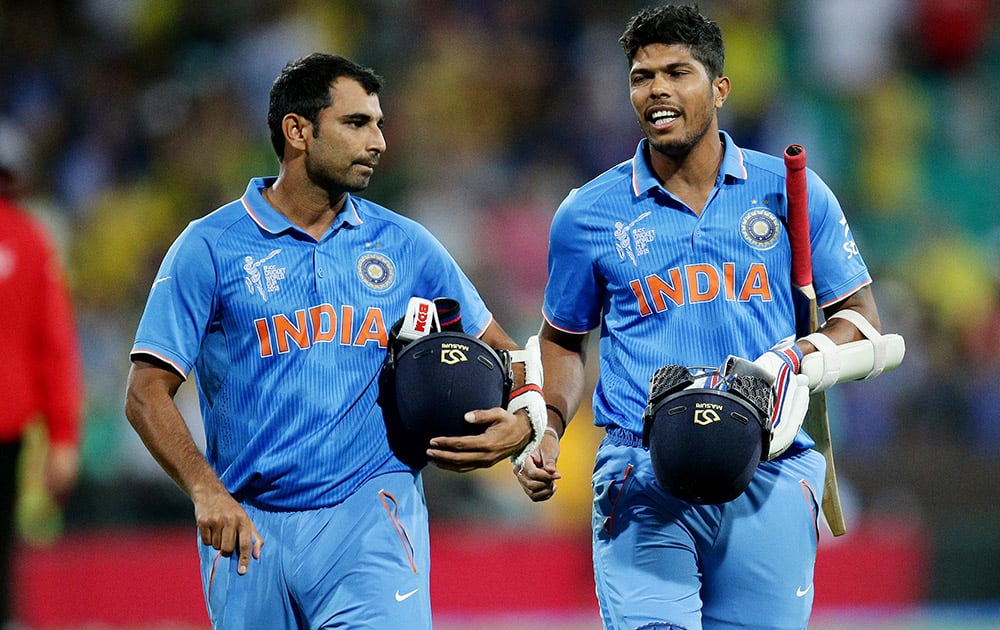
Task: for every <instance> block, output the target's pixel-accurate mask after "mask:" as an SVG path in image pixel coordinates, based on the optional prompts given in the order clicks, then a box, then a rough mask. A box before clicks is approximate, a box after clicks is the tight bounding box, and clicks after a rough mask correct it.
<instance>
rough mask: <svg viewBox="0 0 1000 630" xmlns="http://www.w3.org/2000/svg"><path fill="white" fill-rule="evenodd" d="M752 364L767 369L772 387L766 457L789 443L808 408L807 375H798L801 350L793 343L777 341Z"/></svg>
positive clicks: (778, 451) (771, 455)
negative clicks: (769, 435) (772, 399)
mask: <svg viewBox="0 0 1000 630" xmlns="http://www.w3.org/2000/svg"><path fill="white" fill-rule="evenodd" d="M754 364H755V365H757V366H759V367H761V368H763V369H764V371H765V372H767V374H768V377H769V379H770V381H771V387H772V388H773V389H774V410H773V411H772V412H771V447H770V449H769V450H768V453H767V459H768V460H771V459H774V458H775V457H777V456H779V455H781V454H782V453H784V452H785V450H787V449H788V447H789V446H791V445H792V442H793V441H794V440H795V436H796V434H797V433H798V432H799V428H800V427H801V426H802V421H803V420H804V419H805V417H806V411H807V410H808V409H809V378H808V377H807V376H805V375H803V374H799V373H798V372H799V367H800V366H801V365H802V351H801V350H799V349H798V348H797V347H796V346H795V344H794V343H792V344H779V345H778V346H775V347H774V348H772V349H771V350H768V351H767V352H765V353H764V354H762V355H761V356H759V357H758V358H757V359H756V360H755V361H754Z"/></svg>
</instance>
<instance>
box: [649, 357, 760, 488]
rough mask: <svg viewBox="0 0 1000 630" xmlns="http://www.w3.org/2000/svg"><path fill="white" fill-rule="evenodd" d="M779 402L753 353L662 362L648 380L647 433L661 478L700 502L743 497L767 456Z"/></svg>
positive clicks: (665, 486)
mask: <svg viewBox="0 0 1000 630" xmlns="http://www.w3.org/2000/svg"><path fill="white" fill-rule="evenodd" d="M773 406H774V394H773V392H772V389H771V386H770V385H769V384H768V381H767V380H766V374H764V373H763V371H762V370H761V369H760V368H759V367H758V366H756V365H754V364H753V363H751V362H750V361H747V360H746V359H740V358H738V357H729V359H727V361H726V362H725V363H724V364H723V366H722V367H721V368H718V369H710V368H687V367H684V366H680V365H667V366H664V367H661V368H660V369H658V370H657V371H656V373H654V374H653V377H652V378H651V379H650V382H649V400H648V403H647V406H646V411H645V412H644V413H643V436H642V437H643V445H644V446H646V447H647V448H649V455H650V459H651V460H652V464H653V473H654V474H655V475H656V479H657V481H658V482H659V483H660V485H661V486H663V488H664V489H666V490H667V491H668V492H670V494H672V495H674V496H675V497H677V498H679V499H682V500H685V501H690V502H693V503H700V504H718V503H727V502H729V501H732V500H733V499H735V498H737V497H739V496H740V495H741V494H743V492H744V491H745V490H746V488H747V486H749V485H750V481H751V479H753V475H754V473H755V472H756V470H757V465H758V464H759V463H760V462H761V461H762V460H763V459H765V458H766V457H767V452H768V448H769V445H770V437H771V422H770V418H771V410H772V408H773Z"/></svg>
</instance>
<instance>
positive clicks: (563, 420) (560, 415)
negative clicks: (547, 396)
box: [545, 403, 566, 437]
mask: <svg viewBox="0 0 1000 630" xmlns="http://www.w3.org/2000/svg"><path fill="white" fill-rule="evenodd" d="M545 408H546V409H548V410H549V411H551V412H552V413H554V414H556V417H557V418H559V422H560V423H561V424H562V430H563V433H566V416H564V415H563V412H562V411H560V410H559V407H556V406H555V405H552V404H549V403H546V404H545ZM556 437H559V436H558V435H557V436H556Z"/></svg>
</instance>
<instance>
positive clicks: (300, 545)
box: [126, 53, 540, 630]
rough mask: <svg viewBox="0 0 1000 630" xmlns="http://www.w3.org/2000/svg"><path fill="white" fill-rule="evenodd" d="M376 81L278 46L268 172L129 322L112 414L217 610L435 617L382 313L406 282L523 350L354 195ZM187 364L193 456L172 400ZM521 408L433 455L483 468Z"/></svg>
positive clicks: (289, 621)
mask: <svg viewBox="0 0 1000 630" xmlns="http://www.w3.org/2000/svg"><path fill="white" fill-rule="evenodd" d="M380 86H381V81H380V78H379V77H378V76H377V75H375V74H374V73H373V72H372V71H371V70H369V69H367V68H364V67H362V66H359V65H357V64H355V63H353V62H351V61H349V60H347V59H344V58H342V57H338V56H333V55H326V54H319V53H316V54H312V55H309V56H306V57H304V58H302V59H298V60H296V61H294V62H291V63H289V64H288V65H287V66H286V67H285V68H284V70H283V71H282V72H281V74H280V75H279V76H278V77H277V79H276V80H275V82H274V84H273V86H272V88H271V93H270V105H269V111H268V125H269V128H270V133H271V140H272V144H273V146H274V150H275V152H276V154H277V156H278V159H279V162H280V170H279V174H278V176H277V177H276V178H274V177H266V178H257V179H253V180H251V181H250V183H249V185H248V186H247V188H246V192H245V193H244V194H243V196H242V197H240V198H239V199H237V200H235V201H233V202H231V203H229V204H227V205H224V206H222V207H221V208H219V209H217V210H216V211H214V212H212V213H210V214H208V215H206V216H204V217H203V218H201V219H198V220H196V221H193V222H192V223H191V224H190V225H189V226H188V227H187V229H185V230H184V231H183V233H182V234H181V235H180V236H179V237H178V238H177V240H176V241H175V242H174V243H173V245H172V246H171V248H170V250H169V251H168V252H167V254H166V257H165V258H164V260H163V262H162V264H161V267H160V269H159V272H158V273H157V275H156V279H155V281H154V282H153V285H152V288H151V290H150V293H149V297H148V302H147V304H146V309H145V312H144V313H143V316H142V319H141V321H140V322H139V326H138V332H137V333H136V337H135V343H134V346H133V348H132V351H131V360H132V367H131V371H130V374H129V380H128V391H127V401H126V414H127V416H128V419H129V421H130V422H131V424H132V425H133V427H134V428H135V430H136V431H137V432H138V434H139V435H140V436H141V438H142V440H143V442H144V443H145V444H146V446H147V447H148V448H149V450H150V452H151V453H152V454H153V456H154V457H155V458H156V460H157V461H158V462H159V463H160V464H161V466H162V467H163V468H164V470H165V471H166V472H167V473H168V474H169V475H170V477H171V478H173V479H174V481H176V482H177V484H178V485H179V486H180V487H181V488H182V489H183V490H184V491H185V492H186V493H187V494H188V495H189V496H190V497H191V500H192V502H193V504H194V516H195V520H196V523H197V528H198V532H199V535H200V545H199V550H200V556H201V576H202V583H203V587H204V595H205V601H206V604H207V608H208V613H209V617H210V618H211V622H212V626H213V627H214V628H226V629H229V628H267V629H269V630H273V629H281V628H333V627H338V628H378V629H380V630H381V629H385V628H416V629H421V628H430V627H431V611H430V592H429V581H428V570H429V541H428V522H427V508H426V504H425V501H424V495H423V489H422V485H421V477H420V475H419V472H418V471H417V470H415V469H414V468H411V467H410V466H409V465H406V464H404V463H403V462H402V461H400V460H399V459H398V458H397V457H396V456H395V455H394V453H393V452H392V451H391V450H390V448H389V445H388V443H387V439H386V427H385V425H384V422H383V417H382V413H381V408H380V407H379V406H378V405H377V402H376V400H377V397H378V376H379V372H380V368H381V366H382V362H383V359H384V357H385V355H386V346H387V342H388V336H389V329H390V328H391V326H392V325H393V322H395V321H396V320H397V319H399V318H401V317H402V316H403V314H404V312H405V310H406V308H407V303H408V301H409V299H410V298H411V297H413V296H418V297H424V298H428V299H429V298H434V297H439V296H447V297H449V298H451V299H454V300H457V301H458V302H459V303H460V304H461V308H462V320H463V323H464V328H465V331H467V332H469V333H470V334H473V335H475V336H477V337H480V338H481V339H482V340H483V341H485V342H486V343H487V344H489V345H491V346H492V347H494V348H516V347H517V346H516V344H514V343H513V342H512V341H511V339H510V338H509V337H508V336H507V335H506V333H504V332H503V330H502V329H501V328H500V326H499V325H498V324H497V323H496V322H495V321H494V320H493V318H492V316H491V314H490V312H489V310H488V309H487V307H486V305H485V304H484V303H483V300H482V299H481V298H480V296H479V295H478V293H477V292H476V289H475V288H474V287H473V286H472V284H471V283H470V281H469V279H468V278H467V277H466V276H465V274H464V273H463V272H462V270H461V269H460V268H459V267H458V265H457V264H456V263H455V261H454V260H453V259H452V258H451V256H449V254H448V253H447V252H446V251H445V250H444V248H443V247H442V246H441V244H440V243H439V242H438V241H437V240H435V239H434V237H432V236H431V234H430V233H429V232H428V231H427V230H426V229H424V228H423V227H421V226H420V225H418V224H417V223H415V222H413V221H411V220H409V219H406V218H404V217H402V216H400V215H398V214H395V213H393V212H391V211H389V210H387V209H386V208H383V207H381V206H379V205H376V204H375V203H372V202H370V201H367V200H365V199H363V198H361V197H358V196H356V193H358V192H360V191H362V190H364V189H365V188H366V187H367V186H368V182H369V179H370V177H371V175H372V173H373V171H374V169H375V168H376V167H377V165H378V163H379V158H380V157H381V155H382V153H383V152H384V151H385V148H386V145H385V138H384V136H383V133H382V128H383V115H382V111H381V108H380V105H379V98H378V91H379V89H380ZM191 373H193V374H194V377H195V380H196V383H197V387H198V392H199V396H200V402H201V412H202V416H203V420H204V427H205V433H206V438H207V449H206V452H205V453H204V455H203V454H202V453H201V452H199V449H198V448H197V446H196V444H195V442H194V441H193V439H192V437H191V435H190V432H189V431H188V429H187V426H186V425H185V423H184V420H183V419H182V417H181V415H180V413H179V411H178V409H177V407H176V405H175V404H174V401H173V397H174V394H175V393H176V392H177V389H178V387H180V385H181V383H182V382H183V381H184V380H185V379H186V378H187V376H188V375H189V374H191ZM525 416H526V413H525V412H523V411H522V412H519V413H517V414H516V415H515V414H514V413H511V412H509V411H507V410H505V409H502V408H499V407H498V408H494V409H488V410H477V411H473V412H471V414H470V415H469V416H468V417H467V419H471V421H472V422H475V423H481V424H483V425H485V426H486V427H487V428H486V430H485V432H484V433H483V434H481V435H475V436H469V437H464V438H460V439H459V438H444V437H443V438H438V439H435V440H433V442H432V446H433V448H431V449H429V450H428V451H427V455H428V457H429V458H430V460H431V461H432V462H434V463H435V464H437V465H439V466H442V467H444V468H448V469H451V470H457V471H465V470H471V469H474V468H482V467H487V466H491V465H493V464H494V463H496V462H498V461H500V460H501V459H503V458H505V457H508V456H510V455H513V454H515V453H518V452H520V451H522V450H523V449H524V448H525V447H526V445H528V444H529V440H530V439H531V436H532V432H533V431H532V427H531V425H530V424H529V421H528V420H527V419H526V418H525ZM539 433H540V430H539ZM539 439H540V438H539ZM149 551H150V553H152V554H153V555H154V559H153V561H152V564H151V566H152V567H155V554H156V553H157V550H156V545H155V544H152V545H151V546H150V550H149Z"/></svg>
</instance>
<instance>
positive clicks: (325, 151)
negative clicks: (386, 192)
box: [305, 77, 385, 194]
mask: <svg viewBox="0 0 1000 630" xmlns="http://www.w3.org/2000/svg"><path fill="white" fill-rule="evenodd" d="M330 93H331V96H332V99H331V105H330V106H329V107H327V108H326V109H324V110H323V111H321V112H320V114H319V123H318V125H317V127H318V129H314V130H312V133H308V134H306V136H307V137H308V144H307V145H306V156H305V157H306V173H307V174H308V175H309V179H310V180H311V181H312V182H313V183H314V184H316V185H317V186H319V187H321V188H323V189H324V190H327V191H330V192H331V193H332V194H339V193H340V192H343V191H346V192H360V191H362V190H364V189H365V188H367V187H368V181H369V180H370V179H371V176H372V172H373V171H374V169H375V166H376V165H377V164H378V161H379V158H380V156H381V155H382V152H383V151H385V137H384V136H383V135H382V125H383V117H382V108H381V107H380V106H379V100H378V95H377V94H368V93H367V92H366V91H365V89H364V88H363V87H361V84H360V83H358V82H357V81H355V80H353V79H348V78H344V77H341V78H339V79H337V80H336V81H334V83H333V84H332V85H331V87H330Z"/></svg>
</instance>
